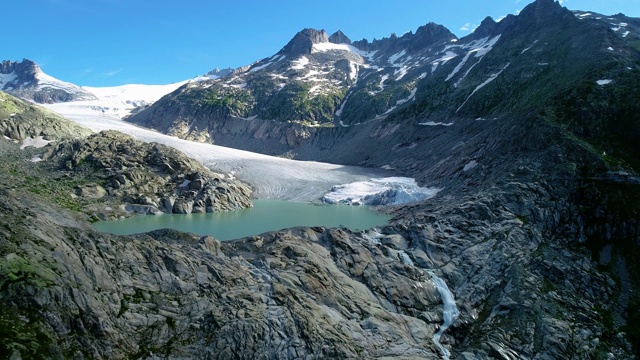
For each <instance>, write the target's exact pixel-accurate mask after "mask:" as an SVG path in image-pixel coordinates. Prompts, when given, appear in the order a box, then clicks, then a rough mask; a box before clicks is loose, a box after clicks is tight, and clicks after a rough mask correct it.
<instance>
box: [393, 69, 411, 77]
mask: <svg viewBox="0 0 640 360" xmlns="http://www.w3.org/2000/svg"><path fill="white" fill-rule="evenodd" d="M408 70H409V68H408V67H406V66H402V67H401V68H399V69H398V70H396V71H395V72H394V73H393V75H397V76H396V81H399V80H400V79H402V78H403V77H404V76H405V75H407V71H408Z"/></svg>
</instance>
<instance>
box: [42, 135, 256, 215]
mask: <svg viewBox="0 0 640 360" xmlns="http://www.w3.org/2000/svg"><path fill="white" fill-rule="evenodd" d="M44 159H45V160H47V161H50V162H52V163H53V164H55V165H54V166H55V167H56V168H57V169H58V171H62V172H64V174H65V175H64V176H69V177H72V178H78V179H79V180H81V181H83V182H85V183H86V184H84V185H82V186H79V187H77V189H76V195H77V196H81V197H87V198H93V199H99V198H103V197H104V196H107V198H106V199H105V201H104V202H103V204H102V205H94V206H92V207H91V208H90V210H89V211H90V212H91V213H93V214H94V215H95V216H96V217H98V218H101V219H104V218H113V217H118V216H123V215H127V214H133V213H136V214H140V213H144V214H156V213H161V212H164V213H179V214H188V213H205V212H218V211H228V210H235V209H240V208H245V207H250V206H251V201H250V196H251V189H250V187H249V186H248V185H246V184H243V183H241V182H240V181H238V180H233V179H231V178H229V177H227V176H225V175H223V174H217V173H213V172H211V171H210V170H208V169H207V168H205V167H203V166H202V165H200V164H199V163H198V162H196V161H195V160H192V159H189V158H187V157H186V156H185V155H183V154H182V153H180V152H178V151H177V150H174V149H172V148H169V147H166V146H164V145H160V144H149V143H143V142H141V141H138V140H135V139H133V138H132V137H130V136H128V135H125V134H122V133H119V132H116V131H106V132H101V133H99V134H95V135H93V136H90V137H88V138H87V139H83V140H76V141H67V142H63V143H60V144H58V145H57V146H55V147H51V148H50V149H49V150H48V152H47V153H46V154H45V155H44ZM59 176H62V175H59ZM119 204H125V205H124V209H122V207H120V206H119ZM123 210H124V211H126V212H123Z"/></svg>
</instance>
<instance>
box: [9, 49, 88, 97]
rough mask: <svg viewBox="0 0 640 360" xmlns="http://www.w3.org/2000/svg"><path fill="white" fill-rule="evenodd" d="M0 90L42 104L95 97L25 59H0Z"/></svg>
mask: <svg viewBox="0 0 640 360" xmlns="http://www.w3.org/2000/svg"><path fill="white" fill-rule="evenodd" d="M0 90H2V91H5V92H7V93H10V94H12V95H15V96H18V97H21V98H23V99H28V100H32V101H35V102H37V103H43V104H50V103H56V102H66V101H76V100H95V99H96V97H95V96H94V95H93V94H91V93H90V92H88V91H86V90H84V89H82V88H81V87H79V86H77V85H74V84H71V83H68V82H65V81H61V80H58V79H56V78H54V77H52V76H49V75H47V74H45V73H44V72H42V70H41V69H40V67H39V66H38V65H37V64H36V63H34V62H33V61H31V60H27V59H23V60H22V61H7V60H5V61H2V64H1V65H0Z"/></svg>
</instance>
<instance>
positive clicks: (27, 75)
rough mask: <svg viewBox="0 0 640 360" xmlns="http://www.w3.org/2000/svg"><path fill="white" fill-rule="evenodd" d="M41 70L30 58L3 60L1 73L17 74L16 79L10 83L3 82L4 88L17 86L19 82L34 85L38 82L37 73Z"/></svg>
mask: <svg viewBox="0 0 640 360" xmlns="http://www.w3.org/2000/svg"><path fill="white" fill-rule="evenodd" d="M39 71H40V68H39V67H38V65H37V64H36V63H35V62H33V61H31V60H28V59H24V60H22V61H11V60H3V61H2V65H1V66H0V73H2V74H12V73H13V74H15V75H16V79H15V81H12V82H11V83H10V84H2V85H3V87H2V90H6V89H7V88H9V87H17V86H18V84H23V85H22V86H24V84H25V83H26V84H28V85H34V84H35V83H37V79H36V74H37V73H38V72H39Z"/></svg>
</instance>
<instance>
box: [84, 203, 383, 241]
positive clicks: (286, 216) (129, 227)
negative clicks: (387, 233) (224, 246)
mask: <svg viewBox="0 0 640 360" xmlns="http://www.w3.org/2000/svg"><path fill="white" fill-rule="evenodd" d="M253 203H254V206H253V207H252V208H249V209H242V210H236V211H229V212H223V213H214V214H186V215H185V214H164V215H139V216H132V217H130V218H126V219H120V220H113V221H99V222H96V223H94V224H93V228H94V229H96V230H98V231H102V232H108V233H112V234H117V235H131V234H138V233H143V232H147V231H152V230H157V229H163V228H171V229H176V230H180V231H185V232H191V233H195V234H199V235H211V236H213V237H215V238H216V239H218V240H231V239H237V238H242V237H245V236H251V235H257V234H261V233H263V232H267V231H272V230H281V229H285V228H291V227H296V226H324V227H338V226H344V227H347V228H349V229H351V230H365V229H369V228H372V227H375V226H380V225H385V224H387V223H388V222H389V219H390V218H391V217H390V216H389V215H385V214H381V213H378V212H376V211H373V210H372V209H371V208H369V207H366V206H349V205H316V204H309V203H300V202H292V201H282V200H254V202H253Z"/></svg>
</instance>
